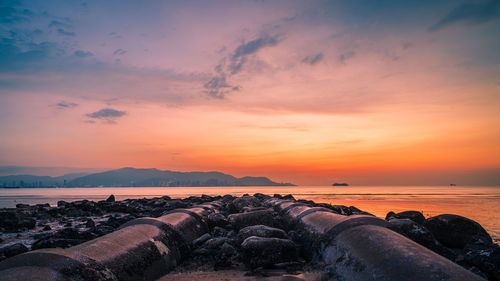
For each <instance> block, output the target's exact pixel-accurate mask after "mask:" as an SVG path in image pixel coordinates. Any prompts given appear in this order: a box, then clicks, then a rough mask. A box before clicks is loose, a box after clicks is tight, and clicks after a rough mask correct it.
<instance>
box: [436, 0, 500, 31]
mask: <svg viewBox="0 0 500 281" xmlns="http://www.w3.org/2000/svg"><path fill="white" fill-rule="evenodd" d="M498 18H500V1H498V0H490V1H486V2H479V1H478V2H474V3H464V4H462V5H460V6H458V7H456V8H455V9H453V10H452V11H451V12H449V13H448V14H447V15H446V16H445V17H444V18H442V19H441V20H440V21H438V22H437V23H435V24H433V25H432V26H430V27H429V28H428V31H430V32H434V31H438V30H440V29H442V28H444V27H447V26H449V25H451V24H454V23H458V22H463V23H468V24H481V23H486V22H488V21H491V20H494V19H498Z"/></svg>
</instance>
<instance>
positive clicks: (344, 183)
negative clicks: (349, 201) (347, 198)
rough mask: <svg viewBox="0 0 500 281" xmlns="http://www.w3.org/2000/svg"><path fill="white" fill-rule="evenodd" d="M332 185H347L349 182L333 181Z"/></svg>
mask: <svg viewBox="0 0 500 281" xmlns="http://www.w3.org/2000/svg"><path fill="white" fill-rule="evenodd" d="M332 185H333V186H349V184H348V183H346V182H342V183H338V182H335V183H333V184H332Z"/></svg>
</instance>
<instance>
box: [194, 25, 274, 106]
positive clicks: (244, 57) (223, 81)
mask: <svg viewBox="0 0 500 281" xmlns="http://www.w3.org/2000/svg"><path fill="white" fill-rule="evenodd" d="M280 41H281V37H279V36H269V35H262V36H260V37H258V38H257V39H254V40H251V41H248V42H243V43H241V44H240V45H238V46H237V47H236V48H235V49H234V51H233V52H232V53H231V54H230V55H229V56H227V57H224V58H223V59H222V60H221V62H220V63H219V64H218V65H217V66H216V67H215V69H214V70H215V72H216V73H217V74H216V75H214V76H213V77H212V78H211V79H210V80H209V81H208V82H206V83H205V84H204V85H203V86H204V88H205V92H206V93H207V94H208V95H209V96H211V97H213V98H218V99H222V98H224V97H225V96H226V95H227V94H229V93H231V92H235V91H238V90H239V89H240V88H241V87H240V86H238V85H231V84H230V83H229V82H227V80H228V79H229V78H231V77H232V76H233V75H236V74H237V73H239V72H241V71H242V70H243V67H244V65H245V63H246V62H247V61H248V57H249V56H251V55H254V54H256V53H257V52H258V51H259V50H261V49H263V48H265V47H271V46H276V45H277V44H278V43H279V42H280ZM226 61H229V63H226Z"/></svg>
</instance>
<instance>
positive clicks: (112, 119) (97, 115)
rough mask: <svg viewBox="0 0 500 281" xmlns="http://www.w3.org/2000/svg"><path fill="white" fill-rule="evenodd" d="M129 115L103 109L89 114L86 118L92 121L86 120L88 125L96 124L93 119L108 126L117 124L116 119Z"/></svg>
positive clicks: (123, 112) (110, 109)
mask: <svg viewBox="0 0 500 281" xmlns="http://www.w3.org/2000/svg"><path fill="white" fill-rule="evenodd" d="M126 114H127V113H126V112H125V111H121V110H116V109H112V108H103V109H101V110H98V111H96V112H92V113H88V114H86V115H85V116H87V117H88V118H91V119H90V120H86V121H85V122H86V123H90V124H93V123H95V120H92V119H97V120H101V121H102V122H103V123H106V124H116V119H117V118H120V117H122V116H124V115H126Z"/></svg>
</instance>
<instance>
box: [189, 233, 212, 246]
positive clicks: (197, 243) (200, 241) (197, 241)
mask: <svg viewBox="0 0 500 281" xmlns="http://www.w3.org/2000/svg"><path fill="white" fill-rule="evenodd" d="M210 238H212V236H210V234H208V233H205V234H203V235H202V236H200V237H198V238H197V239H195V240H193V246H195V247H198V246H200V245H202V244H203V243H205V242H206V241H207V240H209V239H210Z"/></svg>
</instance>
